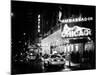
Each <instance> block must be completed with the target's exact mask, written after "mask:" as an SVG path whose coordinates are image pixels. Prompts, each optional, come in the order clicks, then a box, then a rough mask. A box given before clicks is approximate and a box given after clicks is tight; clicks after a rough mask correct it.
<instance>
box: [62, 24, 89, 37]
mask: <svg viewBox="0 0 100 75" xmlns="http://www.w3.org/2000/svg"><path fill="white" fill-rule="evenodd" d="M88 35H91V30H90V29H89V28H84V27H79V26H74V27H68V25H67V24H65V26H64V28H63V31H62V33H61V36H62V37H77V36H88Z"/></svg>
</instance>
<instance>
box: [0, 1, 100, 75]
mask: <svg viewBox="0 0 100 75" xmlns="http://www.w3.org/2000/svg"><path fill="white" fill-rule="evenodd" d="M20 1H36V2H52V3H65V4H67V3H68V4H82V5H96V8H97V9H96V10H97V11H96V12H97V13H96V14H97V15H98V16H97V20H96V21H97V23H96V29H97V30H96V33H97V34H98V35H97V36H96V37H97V38H96V39H97V43H96V50H97V55H96V57H97V61H96V62H97V69H96V70H84V71H70V72H55V73H40V74H41V75H44V74H45V75H57V74H58V75H66V74H70V75H85V74H86V75H99V71H100V70H99V69H100V68H99V67H100V65H99V64H100V56H99V55H100V47H99V46H100V45H99V38H100V36H99V35H100V32H99V31H100V29H99V21H100V20H99V16H100V15H99V14H100V2H99V0H38V1H37V0H20ZM10 5H11V4H10V0H0V50H1V51H0V60H1V61H0V75H10V63H11V62H10V58H11V56H10V55H11V48H10V44H11V43H10V42H11V39H10V38H11V37H10V35H11V22H10V8H11V7H10ZM91 13H92V12H91ZM27 75H28V74H27ZM29 75H32V74H29ZM33 75H39V74H33Z"/></svg>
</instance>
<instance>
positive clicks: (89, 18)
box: [59, 17, 93, 23]
mask: <svg viewBox="0 0 100 75" xmlns="http://www.w3.org/2000/svg"><path fill="white" fill-rule="evenodd" d="M90 20H93V17H84V18H82V17H78V18H73V19H63V20H59V21H60V22H61V23H72V22H81V21H90Z"/></svg>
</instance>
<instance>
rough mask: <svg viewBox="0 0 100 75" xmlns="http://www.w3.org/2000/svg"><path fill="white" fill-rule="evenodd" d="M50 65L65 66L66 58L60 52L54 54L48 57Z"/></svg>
mask: <svg viewBox="0 0 100 75" xmlns="http://www.w3.org/2000/svg"><path fill="white" fill-rule="evenodd" d="M48 65H53V66H59V67H64V65H65V59H64V58H63V57H62V56H61V55H60V54H53V55H51V56H50V57H49V58H48Z"/></svg>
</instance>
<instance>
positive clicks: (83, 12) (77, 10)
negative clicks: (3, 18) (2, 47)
mask: <svg viewBox="0 0 100 75" xmlns="http://www.w3.org/2000/svg"><path fill="white" fill-rule="evenodd" d="M95 69H96V6H95V5H81V4H80V5H79V4H67V3H66V4H64V3H49V2H36V1H34V2H33V1H32V2H28V1H17V0H11V74H12V75H16V74H36V73H51V72H71V71H82V70H95ZM66 74H67V73H66Z"/></svg>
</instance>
